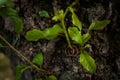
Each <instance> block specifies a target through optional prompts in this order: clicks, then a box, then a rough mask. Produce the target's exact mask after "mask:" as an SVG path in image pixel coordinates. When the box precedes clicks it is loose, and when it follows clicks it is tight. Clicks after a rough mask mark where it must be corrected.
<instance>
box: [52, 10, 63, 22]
mask: <svg viewBox="0 0 120 80" xmlns="http://www.w3.org/2000/svg"><path fill="white" fill-rule="evenodd" d="M63 17H64V11H63V10H60V11H58V12H56V13H55V16H53V18H52V20H54V21H58V20H61V19H62V18H63Z"/></svg>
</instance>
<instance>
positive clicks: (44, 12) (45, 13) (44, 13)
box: [39, 10, 50, 18]
mask: <svg viewBox="0 0 120 80" xmlns="http://www.w3.org/2000/svg"><path fill="white" fill-rule="evenodd" d="M39 15H40V16H41V17H45V18H49V17H50V16H49V14H48V12H47V11H45V10H42V11H39Z"/></svg>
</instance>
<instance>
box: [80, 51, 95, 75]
mask: <svg viewBox="0 0 120 80" xmlns="http://www.w3.org/2000/svg"><path fill="white" fill-rule="evenodd" d="M79 62H80V63H81V64H82V66H83V67H84V68H85V69H86V70H87V71H89V72H90V73H94V72H95V71H96V64H95V60H94V59H93V58H92V57H91V56H90V55H89V54H88V53H87V52H86V51H83V52H82V53H81V54H80V58H79Z"/></svg>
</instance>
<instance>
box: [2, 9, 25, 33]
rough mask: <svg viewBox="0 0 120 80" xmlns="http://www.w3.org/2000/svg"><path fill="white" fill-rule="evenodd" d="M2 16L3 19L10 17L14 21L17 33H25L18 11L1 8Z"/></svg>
mask: <svg viewBox="0 0 120 80" xmlns="http://www.w3.org/2000/svg"><path fill="white" fill-rule="evenodd" d="M0 16H2V17H10V18H11V19H12V21H13V24H14V27H15V31H16V32H17V33H18V34H20V33H21V32H22V31H23V21H22V19H21V18H20V17H19V16H18V13H17V11H16V10H14V9H12V8H6V7H3V8H0Z"/></svg>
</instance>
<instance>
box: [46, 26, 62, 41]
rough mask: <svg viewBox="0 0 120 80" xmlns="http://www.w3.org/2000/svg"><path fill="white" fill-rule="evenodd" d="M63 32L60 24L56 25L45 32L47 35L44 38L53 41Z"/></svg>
mask: <svg viewBox="0 0 120 80" xmlns="http://www.w3.org/2000/svg"><path fill="white" fill-rule="evenodd" d="M62 32H63V30H62V28H61V27H60V26H59V25H58V24H55V25H54V26H53V27H51V28H47V29H46V30H45V31H44V35H45V37H44V38H45V39H48V40H51V39H54V38H56V37H57V36H58V35H59V34H60V33H62Z"/></svg>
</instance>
